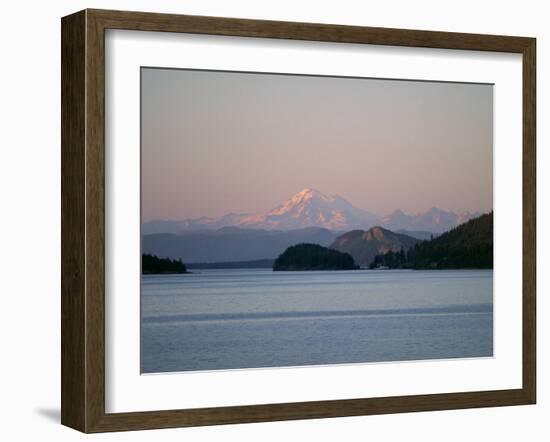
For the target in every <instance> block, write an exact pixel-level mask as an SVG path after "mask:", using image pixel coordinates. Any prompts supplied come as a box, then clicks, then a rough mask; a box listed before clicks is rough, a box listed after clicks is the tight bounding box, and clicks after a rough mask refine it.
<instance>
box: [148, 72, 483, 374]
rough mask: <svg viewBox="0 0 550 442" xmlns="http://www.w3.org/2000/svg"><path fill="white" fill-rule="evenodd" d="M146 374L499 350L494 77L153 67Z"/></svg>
mask: <svg viewBox="0 0 550 442" xmlns="http://www.w3.org/2000/svg"><path fill="white" fill-rule="evenodd" d="M140 75H141V338H140V339H141V372H142V374H150V373H167V372H189V371H205V370H206V371H211V370H229V369H258V368H277V367H300V366H301V367H303V366H320V365H321V366H323V365H325V366H326V365H333V364H361V363H382V362H383V363H390V362H400V361H418V360H438V359H451V358H487V357H492V356H493V302H494V299H493V85H492V84H478V83H453V82H436V81H412V80H406V79H376V78H360V77H336V76H322V75H295V74H286V73H285V74H281V73H264V72H232V71H212V70H192V69H166V68H158V67H142V68H141V74H140Z"/></svg>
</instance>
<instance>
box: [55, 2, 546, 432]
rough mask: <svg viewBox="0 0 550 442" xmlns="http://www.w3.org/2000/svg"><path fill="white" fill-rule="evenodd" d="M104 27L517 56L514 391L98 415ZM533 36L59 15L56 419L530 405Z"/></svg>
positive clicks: (171, 419) (286, 415) (90, 423)
mask: <svg viewBox="0 0 550 442" xmlns="http://www.w3.org/2000/svg"><path fill="white" fill-rule="evenodd" d="M106 29H127V30H141V31H160V32H187V33H197V34H213V35H228V36H244V37H259V38H284V39H291V40H310V41H327V42H340V43H342V42H344V43H358V44H379V45H393V46H408V47H429V48H446V49H458V50H481V51H499V52H515V53H521V54H522V55H523V129H524V130H523V180H524V185H523V387H522V388H521V389H516V390H499V391H480V392H463V393H461V392H458V393H447V394H435V395H416V396H402V397H383V398H365V399H353V400H351V399H350V400H336V401H317V402H299V403H286V404H267V405H250V406H236V407H220V408H202V409H188V410H169V411H147V412H139V413H116V414H106V413H105V388H106V387H105V269H104V267H105V162H104V158H105V141H104V140H105V75H104V73H105V46H104V45H105V41H104V34H105V30H106ZM535 53H536V46H535V40H534V39H532V38H526V37H509V36H494V35H477V34H459V33H448V32H433V31H414V30H402V29H384V28H364V27H356V26H338V25H326V24H322V25H321V24H311V23H290V22H275V21H264V20H241V19H230V18H216V17H198V16H184V15H169V14H151V13H141V12H123V11H103V10H86V11H82V12H79V13H77V14H73V15H71V16H68V17H65V18H64V19H63V20H62V423H63V424H65V425H67V426H70V427H73V428H76V429H78V430H80V431H83V432H102V431H122V430H141V429H150V428H169V427H183V426H197V425H216V424H229V423H244V422H261V421H275V420H289V419H313V418H327V417H338V416H357V415H367V414H382V413H404V412H413V411H430V410H445V409H459V408H473V407H488V406H506V405H520V404H531V403H534V402H535V400H536V381H535V379H536V349H535V346H536V322H535V313H536V303H535V300H536V293H535V292H536V257H535V247H536V220H535V213H536V206H535V204H536V203H535V199H536V189H535V185H536V178H535V171H536V157H535V129H536V118H535V115H536V100H535V80H536V76H535V71H536V68H535Z"/></svg>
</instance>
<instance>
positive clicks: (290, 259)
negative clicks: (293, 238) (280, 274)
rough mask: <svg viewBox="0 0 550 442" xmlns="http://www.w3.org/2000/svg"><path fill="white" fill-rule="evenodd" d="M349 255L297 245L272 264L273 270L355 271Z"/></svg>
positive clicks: (313, 245) (317, 246)
mask: <svg viewBox="0 0 550 442" xmlns="http://www.w3.org/2000/svg"><path fill="white" fill-rule="evenodd" d="M357 268H358V266H357V265H356V264H355V261H354V260H353V258H352V256H351V255H350V254H349V253H342V252H338V251H336V250H333V249H329V248H328V247H323V246H320V245H318V244H298V245H295V246H291V247H289V248H287V249H286V250H285V251H284V252H283V253H282V254H281V255H280V256H279V257H278V258H277V259H276V260H275V262H274V263H273V270H275V271H278V270H355V269H357Z"/></svg>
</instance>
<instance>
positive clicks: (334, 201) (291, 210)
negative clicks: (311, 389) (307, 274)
mask: <svg viewBox="0 0 550 442" xmlns="http://www.w3.org/2000/svg"><path fill="white" fill-rule="evenodd" d="M381 219H382V218H381V217H380V216H378V215H375V214H373V213H370V212H367V211H366V210H362V209H358V208H357V207H355V206H353V205H352V204H351V203H350V202H349V201H347V200H345V199H344V198H342V197H341V196H339V195H333V196H327V195H324V194H323V193H321V192H319V191H318V190H315V189H304V190H302V191H301V192H298V193H297V194H295V195H293V196H292V197H290V198H289V199H288V200H286V201H284V202H283V203H281V204H280V205H278V206H277V207H275V208H274V209H272V210H270V211H269V212H267V213H264V214H246V213H243V214H235V213H230V214H227V215H224V216H222V217H221V218H209V217H201V218H195V219H187V220H181V221H167V220H155V221H149V222H146V223H144V224H143V234H152V233H178V232H181V231H186V230H201V229H220V228H222V227H228V226H232V227H241V228H246V229H265V230H291V229H301V228H305V227H323V228H326V229H330V230H350V229H357V228H362V229H367V228H369V227H372V226H373V225H375V224H377V223H379V222H380V221H381Z"/></svg>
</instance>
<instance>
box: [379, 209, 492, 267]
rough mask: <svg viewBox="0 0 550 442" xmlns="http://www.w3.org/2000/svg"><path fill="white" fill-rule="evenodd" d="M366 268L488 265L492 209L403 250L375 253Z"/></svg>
mask: <svg viewBox="0 0 550 442" xmlns="http://www.w3.org/2000/svg"><path fill="white" fill-rule="evenodd" d="M370 268H390V269H396V268H397V269H399V268H408V269H418V270H421V269H492V268H493V212H491V213H488V214H485V215H481V216H480V217H478V218H475V219H472V220H470V221H468V222H466V223H464V224H461V225H459V226H458V227H455V228H454V229H452V230H449V231H448V232H446V233H443V234H442V235H441V236H439V237H437V238H434V239H432V240H431V241H424V242H421V243H418V244H416V245H415V246H414V247H412V248H410V249H409V250H407V251H405V250H403V249H401V250H400V251H397V252H394V251H390V252H388V253H385V254H379V255H376V257H375V258H374V261H373V262H372V264H371V265H370Z"/></svg>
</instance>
